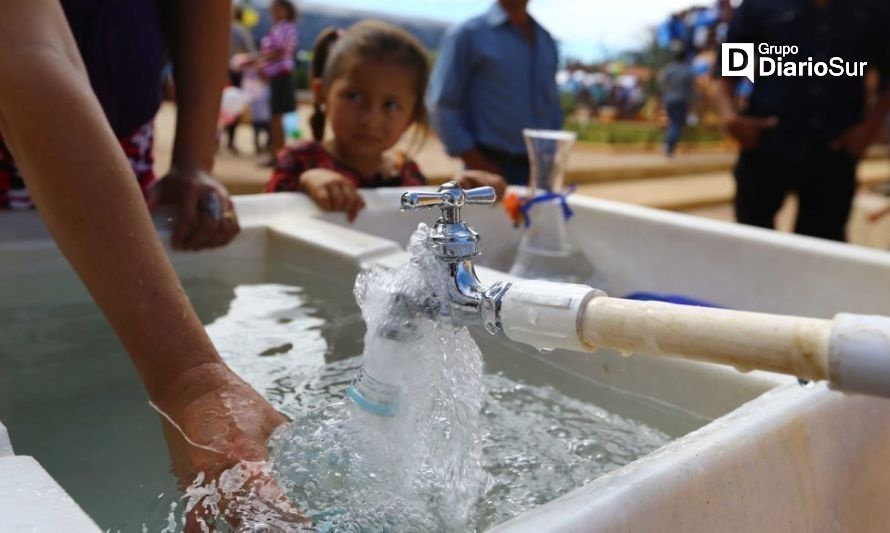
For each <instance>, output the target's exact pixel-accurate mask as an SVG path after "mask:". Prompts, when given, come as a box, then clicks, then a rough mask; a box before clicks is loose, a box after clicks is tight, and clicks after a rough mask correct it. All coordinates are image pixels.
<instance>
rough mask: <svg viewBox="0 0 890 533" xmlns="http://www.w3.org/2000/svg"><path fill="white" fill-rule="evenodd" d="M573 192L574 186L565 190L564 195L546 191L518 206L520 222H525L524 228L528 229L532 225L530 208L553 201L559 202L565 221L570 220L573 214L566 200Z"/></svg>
mask: <svg viewBox="0 0 890 533" xmlns="http://www.w3.org/2000/svg"><path fill="white" fill-rule="evenodd" d="M573 192H575V186H574V185H571V186H570V187H569V188H568V189H566V192H564V193H558V192H553V191H547V192H545V193H542V194H539V195H537V196H535V197H532V198H531V199H528V200H526V201H524V202H522V205H521V206H519V211H520V212H521V213H522V220H524V221H525V227H529V226H531V224H532V217H531V214H530V213H531V209H532V206H534V205H535V204H541V203H544V202H550V201H553V200H556V201H558V202H559V205H560V207H562V216H563V218H564V219H565V220H568V219H570V218H572V215H574V213H573V212H572V209H571V208H570V207H569V203H568V201H567V199H568V197H569V195H570V194H572V193H573Z"/></svg>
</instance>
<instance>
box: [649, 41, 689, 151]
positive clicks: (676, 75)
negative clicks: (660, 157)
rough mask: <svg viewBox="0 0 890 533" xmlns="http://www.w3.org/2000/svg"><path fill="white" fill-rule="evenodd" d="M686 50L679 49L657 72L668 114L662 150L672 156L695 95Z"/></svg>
mask: <svg viewBox="0 0 890 533" xmlns="http://www.w3.org/2000/svg"><path fill="white" fill-rule="evenodd" d="M685 57H686V51H685V50H683V49H679V51H677V53H676V54H675V55H674V58H673V60H672V61H671V62H670V63H668V64H667V65H666V66H665V67H664V69H663V70H662V71H661V72H660V73H659V76H658V84H659V87H660V88H661V99H662V101H663V102H664V108H665V111H666V112H667V116H668V127H667V132H666V133H665V139H664V141H665V142H664V151H665V154H666V155H667V156H668V157H673V156H674V151H675V150H676V149H677V143H678V142H679V141H680V136H681V135H682V134H683V128H684V127H685V126H686V118H687V116H688V114H689V106H690V104H692V100H693V98H694V97H695V76H694V74H693V72H692V67H691V66H690V65H689V64H688V63H687V62H686V61H685Z"/></svg>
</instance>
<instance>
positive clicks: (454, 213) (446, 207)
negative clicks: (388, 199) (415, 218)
mask: <svg viewBox="0 0 890 533" xmlns="http://www.w3.org/2000/svg"><path fill="white" fill-rule="evenodd" d="M496 199H497V196H496V195H495V192H494V188H492V187H477V188H475V189H470V190H464V189H461V188H460V186H459V185H458V184H457V182H455V181H449V182H448V183H445V184H443V185H442V186H441V187H439V190H438V191H436V192H406V193H405V194H403V195H402V209H405V210H414V209H423V208H428V207H438V208H439V209H441V210H442V218H443V219H444V220H445V222H447V223H450V224H456V223H459V222H460V221H461V220H460V208H461V207H463V206H465V205H494V203H495V200H496Z"/></svg>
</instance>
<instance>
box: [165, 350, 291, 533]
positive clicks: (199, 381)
mask: <svg viewBox="0 0 890 533" xmlns="http://www.w3.org/2000/svg"><path fill="white" fill-rule="evenodd" d="M156 407H157V408H158V409H159V410H160V411H161V412H162V414H163V415H164V417H163V418H164V421H163V426H164V436H165V438H166V440H167V447H168V449H169V451H170V456H171V459H172V462H173V471H174V473H175V474H176V476H177V478H178V479H179V481H180V484H181V488H182V489H185V490H187V497H186V499H185V501H186V502H187V503H186V508H185V512H186V517H187V519H186V530H189V531H192V530H194V531H201V530H202V529H203V527H202V524H207V525H209V526H210V529H213V527H212V524H213V523H214V521H215V520H217V519H224V520H226V521H227V522H229V523H231V524H233V525H236V526H237V525H238V524H239V523H240V522H242V518H247V517H250V516H253V515H257V514H258V513H261V514H262V515H263V516H264V519H270V518H271V519H272V520H273V521H280V523H281V524H290V525H291V526H293V525H294V524H296V523H298V522H303V521H305V519H304V518H303V517H302V516H301V515H300V514H299V511H298V510H297V509H296V507H295V506H294V505H293V504H292V503H291V502H290V501H289V500H288V499H287V498H286V497H285V496H284V492H283V490H282V489H281V487H280V486H279V485H278V483H277V482H276V480H275V478H274V477H273V475H272V473H271V472H270V470H269V465H268V463H267V461H266V460H267V452H266V450H267V448H266V446H267V441H268V440H269V436H270V435H271V434H272V432H273V431H274V430H275V429H276V428H278V427H279V426H281V425H282V424H284V423H285V422H287V419H286V418H285V417H284V416H283V415H282V414H281V413H279V412H278V411H277V410H275V408H274V407H272V406H271V405H270V404H269V403H268V402H267V401H266V400H265V399H264V398H263V397H262V396H260V394H259V393H257V392H256V391H255V390H254V389H253V388H252V387H251V386H250V385H248V384H247V383H245V382H244V381H243V380H241V379H240V378H239V377H238V376H236V375H235V374H234V373H233V372H232V371H231V370H230V369H229V368H228V367H226V366H225V365H224V364H222V363H207V364H203V365H199V366H196V367H193V368H191V369H189V370H186V371H185V372H183V373H182V374H180V375H179V376H178V377H176V378H175V379H174V380H173V382H171V383H170V384H169V385H168V386H167V387H166V389H165V390H164V391H163V393H162V394H161V395H160V396H159V398H158V401H157V402H156ZM174 424H175V426H174ZM187 487H189V489H191V490H189V489H187ZM208 489H209V490H208ZM217 498H218V502H217Z"/></svg>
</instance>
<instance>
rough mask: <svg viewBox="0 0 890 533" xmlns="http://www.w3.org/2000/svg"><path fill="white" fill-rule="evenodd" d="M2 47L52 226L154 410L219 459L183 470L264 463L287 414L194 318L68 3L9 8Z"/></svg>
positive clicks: (0, 72)
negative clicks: (233, 367) (92, 75)
mask: <svg viewBox="0 0 890 533" xmlns="http://www.w3.org/2000/svg"><path fill="white" fill-rule="evenodd" d="M0 50H3V53H2V54H0V134H2V135H3V138H4V140H5V141H6V143H7V145H8V146H9V149H10V150H11V152H12V153H13V155H14V157H15V160H16V162H17V163H18V164H19V167H20V169H21V171H22V175H23V176H24V178H25V181H26V184H27V186H28V189H29V191H30V193H31V196H32V198H33V199H34V201H35V203H36V204H37V206H38V209H39V211H40V214H41V216H42V217H43V220H44V221H45V222H46V225H47V227H48V228H49V230H50V232H51V233H52V235H53V237H54V238H55V239H56V242H57V243H58V245H59V248H60V249H61V250H62V252H63V253H64V254H65V256H66V257H67V258H68V260H69V261H70V262H71V264H72V265H73V266H74V268H75V269H76V270H77V273H78V274H79V275H80V277H81V279H82V280H83V282H84V284H85V285H86V286H87V288H88V289H89V291H90V293H91V294H92V296H93V298H94V299H95V301H96V303H97V304H98V305H99V307H100V308H101V309H102V311H103V313H104V314H105V316H106V318H107V319H108V321H109V322H110V323H111V325H112V327H113V328H114V330H115V332H116V333H117V335H118V337H119V338H120V339H121V341H122V343H123V345H124V347H125V349H126V350H127V352H128V353H129V355H130V358H131V359H132V360H133V363H134V365H135V366H136V369H137V370H138V372H139V374H140V376H141V378H142V381H143V382H144V383H145V387H146V389H147V391H148V394H149V396H150V397H151V399H152V400H153V402H154V403H155V404H156V405H158V406H159V407H160V408H161V409H163V410H164V411H165V412H166V413H167V414H168V415H169V416H170V417H171V419H172V420H173V421H175V422H176V423H177V424H178V425H179V426H180V427H181V428H182V430H183V431H184V432H185V433H186V434H187V435H188V436H189V438H190V439H191V440H192V441H193V442H198V443H201V444H203V445H206V446H209V447H211V448H213V449H215V450H219V451H220V452H221V453H208V452H206V449H199V448H190V449H188V450H187V453H188V457H187V458H185V460H184V462H179V463H178V464H179V465H180V466H181V465H186V467H188V468H186V467H182V468H180V470H179V471H180V474H181V475H183V476H184V477H186V478H187V477H188V476H189V475H191V474H194V472H195V471H196V470H203V471H206V472H208V473H209V474H211V475H213V474H215V473H218V472H219V471H220V469H221V468H225V467H226V466H229V465H231V464H233V463H235V462H237V461H239V460H250V461H260V460H262V459H263V458H264V456H265V442H266V439H267V437H268V435H269V433H270V432H271V431H272V429H274V427H276V426H277V425H279V424H281V423H283V422H284V418H283V417H282V416H281V415H280V414H278V413H277V412H276V411H275V410H274V409H273V408H272V407H271V406H269V404H268V403H267V402H265V400H263V399H262V398H261V397H260V396H259V395H258V394H257V393H256V392H255V391H253V390H252V389H250V387H248V386H247V385H246V384H245V383H244V382H243V381H241V380H240V379H239V378H238V377H237V376H235V375H234V374H233V373H232V372H231V371H230V370H229V369H228V368H227V367H226V366H225V364H224V363H223V362H222V361H221V359H220V357H219V355H218V354H217V352H216V350H215V348H214V347H213V345H212V344H211V341H210V339H209V338H208V336H207V334H206V332H205V331H204V327H203V325H202V324H201V322H200V320H199V319H198V317H197V316H196V315H195V312H194V310H193V309H192V307H191V305H190V303H189V300H188V298H187V296H186V294H185V292H184V291H183V289H182V287H181V285H180V283H179V280H178V279H177V277H176V274H175V272H174V271H173V268H172V266H171V264H170V262H169V260H168V259H167V257H166V255H165V254H164V250H163V248H162V247H161V244H160V241H159V240H158V238H157V235H156V234H155V230H154V227H153V225H152V223H151V220H150V219H149V215H148V210H147V209H146V206H145V202H144V201H143V198H142V194H141V192H140V190H139V187H138V185H137V184H136V180H135V179H134V177H133V174H132V170H131V169H130V167H129V164H128V163H127V160H126V158H125V157H124V154H123V151H122V150H121V148H120V146H119V144H118V142H117V140H116V139H115V137H114V134H113V133H112V130H111V127H110V126H109V124H108V122H107V120H106V119H105V116H104V114H103V112H102V108H101V107H100V105H99V102H98V101H97V100H96V97H95V95H94V94H93V92H92V89H91V88H90V82H89V79H88V78H87V74H86V69H85V68H84V66H83V63H82V61H81V59H80V56H79V53H78V51H77V48H76V45H75V43H74V39H73V37H72V35H71V32H70V30H69V28H68V25H67V22H66V21H65V18H64V15H63V13H62V10H61V8H60V6H59V2H58V1H57V0H29V1H28V2H20V1H17V0H0ZM232 398H242V399H244V401H243V402H233V401H232ZM208 428H209V429H208ZM216 428H226V431H223V432H219V431H215V429H216ZM187 481H190V479H187Z"/></svg>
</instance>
